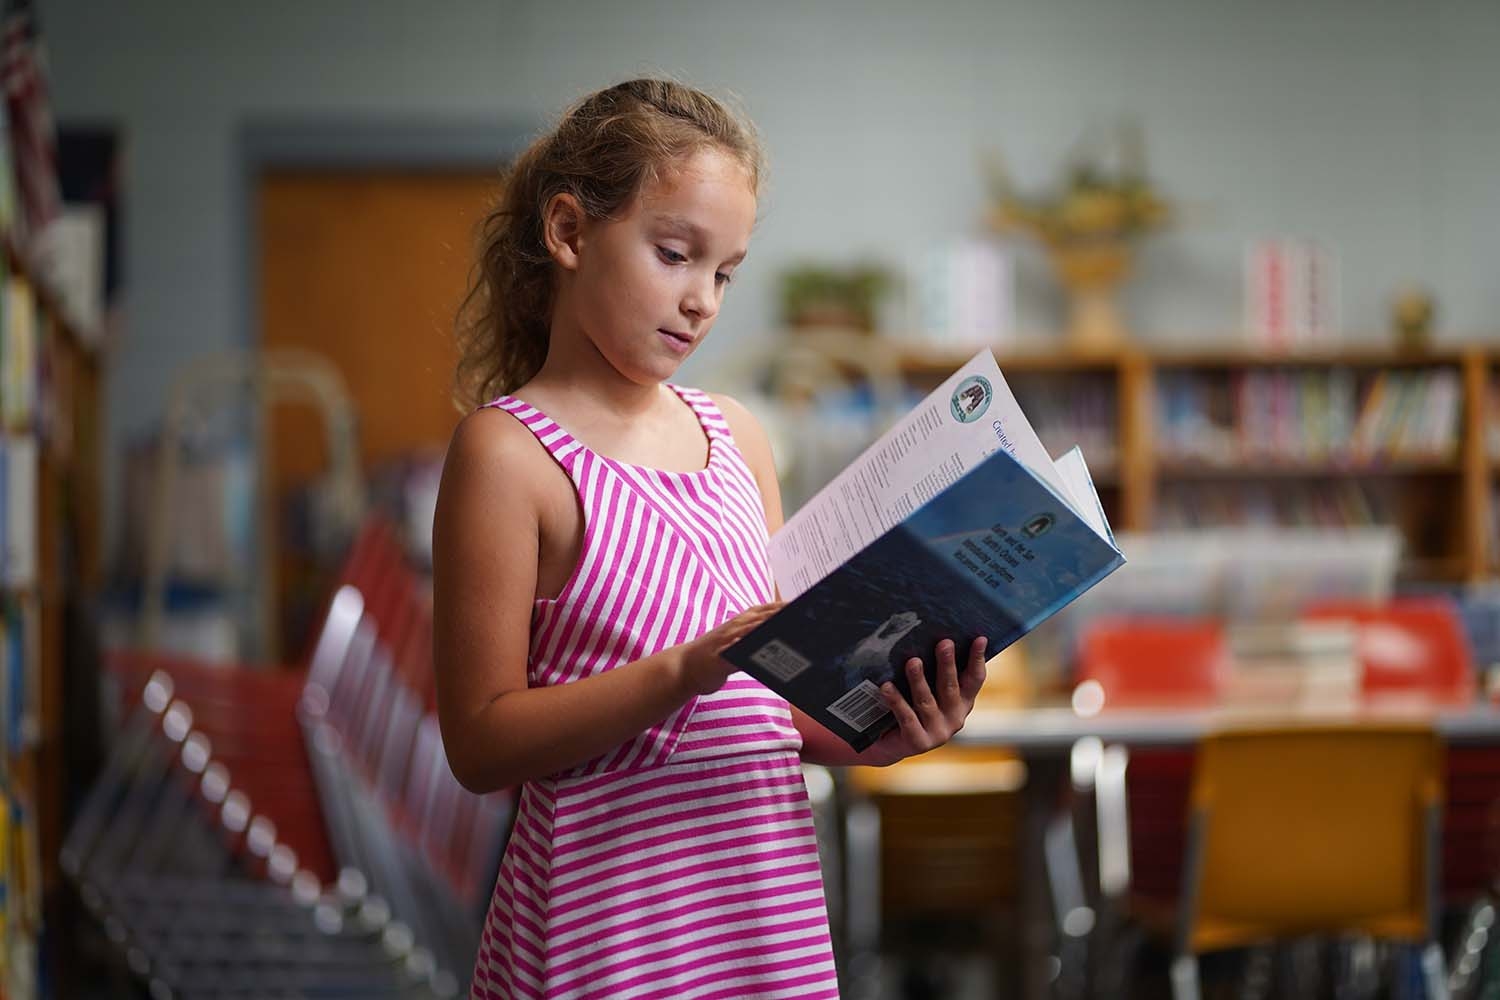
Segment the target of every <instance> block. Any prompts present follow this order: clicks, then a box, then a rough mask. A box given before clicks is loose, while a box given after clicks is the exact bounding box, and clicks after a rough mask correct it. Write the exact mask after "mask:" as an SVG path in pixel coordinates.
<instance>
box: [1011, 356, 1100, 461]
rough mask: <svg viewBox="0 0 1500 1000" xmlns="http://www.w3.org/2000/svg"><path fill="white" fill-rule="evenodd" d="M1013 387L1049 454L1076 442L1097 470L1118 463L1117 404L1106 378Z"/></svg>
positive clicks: (1060, 451) (1017, 399)
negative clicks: (1062, 383)
mask: <svg viewBox="0 0 1500 1000" xmlns="http://www.w3.org/2000/svg"><path fill="white" fill-rule="evenodd" d="M1013 388H1014V390H1015V394H1016V401H1017V402H1018V403H1019V404H1020V406H1021V408H1022V409H1023V410H1024V411H1025V412H1026V414H1027V415H1028V416H1029V417H1030V418H1031V421H1032V423H1033V425H1034V426H1035V427H1036V429H1037V436H1038V437H1040V438H1041V441H1042V444H1043V446H1045V447H1046V449H1047V453H1048V454H1049V455H1061V454H1063V453H1064V452H1066V451H1067V450H1068V449H1069V448H1072V447H1073V446H1074V445H1077V446H1078V447H1079V448H1081V449H1083V453H1084V454H1085V455H1087V456H1088V460H1089V465H1090V466H1091V467H1092V468H1093V470H1094V472H1095V473H1096V474H1105V473H1107V472H1108V470H1110V469H1111V468H1112V467H1113V466H1115V465H1116V464H1117V462H1118V460H1119V431H1118V428H1117V425H1118V422H1119V419H1118V413H1119V407H1118V403H1117V399H1116V395H1115V392H1114V388H1113V386H1112V385H1110V384H1109V380H1108V379H1107V378H1105V379H1100V378H1092V379H1090V380H1089V381H1088V382H1083V381H1081V380H1080V379H1073V380H1070V383H1069V385H1068V386H1066V387H1059V386H1058V385H1056V384H1054V383H1053V382H1052V381H1048V382H1044V383H1038V384H1026V383H1020V384H1017V385H1015V386H1014V387H1013Z"/></svg>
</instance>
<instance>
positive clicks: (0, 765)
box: [0, 241, 102, 992]
mask: <svg viewBox="0 0 1500 1000" xmlns="http://www.w3.org/2000/svg"><path fill="white" fill-rule="evenodd" d="M0 262H3V264H4V273H3V276H0V424H3V428H0V603H3V615H0V667H3V669H0V710H3V718H4V722H3V725H0V732H3V737H4V738H3V740H0V787H3V791H4V793H5V800H6V801H5V804H4V808H5V810H6V815H5V822H4V827H5V829H4V836H0V842H3V843H4V850H3V851H0V883H3V887H4V890H5V891H4V893H3V899H4V909H3V912H0V947H3V948H4V949H5V950H4V952H3V953H0V954H3V955H4V958H3V959H0V972H3V976H0V992H3V990H4V989H5V988H6V987H7V986H8V985H9V984H10V983H26V982H28V981H32V979H33V977H35V976H36V975H37V974H38V973H39V971H40V970H39V968H38V965H37V963H38V962H39V960H40V958H39V953H38V948H37V944H38V940H39V939H40V938H41V936H42V932H43V927H44V926H48V925H54V924H55V923H56V920H57V913H58V907H59V906H60V905H61V898H62V897H61V894H60V893H59V891H58V890H59V889H60V885H61V883H60V872H59V870H58V865H57V857H58V849H59V846H60V844H61V840H62V834H63V824H64V822H65V809H66V802H65V796H66V794H67V789H68V788H69V787H70V785H69V775H68V774H67V771H68V763H67V754H68V743H67V741H66V740H65V729H66V724H65V721H64V720H65V716H66V714H67V713H66V701H67V694H68V692H67V690H66V688H65V683H64V675H65V673H66V672H67V671H68V670H69V669H70V664H78V663H81V662H83V660H84V659H86V656H81V655H80V654H83V653H85V652H86V651H87V650H88V649H89V648H90V644H89V639H88V637H87V636H85V635H82V634H80V632H79V630H77V629H76V628H75V627H73V624H72V623H73V621H75V620H76V619H75V618H73V617H72V616H70V614H69V611H70V607H72V606H81V605H80V602H86V601H87V599H88V596H89V595H91V594H95V593H97V592H98V587H99V582H100V576H101V564H100V557H99V552H100V534H99V533H100V516H99V515H100V511H101V492H100V491H101V486H102V483H101V479H100V456H101V452H100V447H101V437H100V432H101V424H100V411H99V399H100V378H101V356H100V354H99V352H98V351H97V350H96V349H95V346H94V345H93V344H92V343H91V342H90V341H89V340H88V339H86V338H85V337H83V336H82V335H81V334H80V332H79V331H78V330H77V329H76V328H75V327H74V326H73V325H71V324H70V323H68V322H66V321H65V320H64V319H63V318H62V317H63V315H64V313H63V310H62V308H61V304H60V302H59V301H58V299H57V298H56V297H55V296H54V295H53V294H52V293H51V292H50V291H49V290H47V289H46V288H44V287H42V286H40V285H39V284H38V283H37V282H36V281H35V280H34V278H33V276H32V275H33V271H32V269H31V267H30V266H29V264H28V263H27V261H26V260H25V258H24V257H23V256H22V255H21V254H20V253H19V252H17V250H16V249H15V247H14V246H13V245H11V244H10V243H9V242H8V241H6V242H5V245H4V247H3V252H0ZM28 961H29V962H31V963H32V964H31V965H30V967H26V968H22V967H21V966H22V965H24V963H26V962H28ZM50 971H54V970H49V972H50ZM49 979H55V976H49Z"/></svg>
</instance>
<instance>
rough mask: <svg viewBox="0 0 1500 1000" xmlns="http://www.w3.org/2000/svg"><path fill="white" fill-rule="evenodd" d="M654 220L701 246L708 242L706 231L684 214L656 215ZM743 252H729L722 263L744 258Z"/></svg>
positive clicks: (736, 261) (738, 260)
mask: <svg viewBox="0 0 1500 1000" xmlns="http://www.w3.org/2000/svg"><path fill="white" fill-rule="evenodd" d="M656 221H657V223H658V224H659V225H661V226H663V227H664V228H667V229H674V230H676V231H678V232H680V233H682V234H683V235H685V236H687V237H688V238H689V239H691V240H693V241H694V242H695V243H697V244H698V245H699V246H703V245H705V244H707V243H708V233H707V231H706V230H704V228H703V227H702V226H700V225H698V224H697V223H696V222H694V221H693V220H692V219H689V218H687V217H686V216H683V215H658V216H657V217H656ZM745 253H746V251H744V250H740V251H738V252H737V253H734V254H731V255H730V256H728V257H726V258H725V259H724V263H726V264H738V263H739V262H740V261H742V260H744V259H745Z"/></svg>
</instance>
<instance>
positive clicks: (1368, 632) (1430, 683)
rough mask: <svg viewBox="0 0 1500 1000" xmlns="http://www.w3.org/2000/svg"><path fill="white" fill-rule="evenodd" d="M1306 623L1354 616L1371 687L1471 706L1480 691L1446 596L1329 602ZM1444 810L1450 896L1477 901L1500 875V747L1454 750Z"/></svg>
mask: <svg viewBox="0 0 1500 1000" xmlns="http://www.w3.org/2000/svg"><path fill="white" fill-rule="evenodd" d="M1304 618H1305V619H1307V620H1316V621H1330V620H1342V621H1352V622H1354V623H1355V624H1356V626H1357V627H1358V637H1357V640H1356V641H1357V649H1358V652H1359V659H1360V666H1361V668H1362V670H1363V680H1362V686H1363V689H1364V691H1365V692H1366V693H1367V694H1369V695H1371V696H1373V697H1375V698H1379V697H1380V696H1382V695H1392V694H1396V695H1422V696H1426V697H1430V698H1432V699H1433V700H1435V701H1439V702H1451V703H1455V704H1464V703H1467V702H1470V701H1472V700H1473V699H1474V698H1475V697H1476V695H1477V671H1476V669H1475V667H1474V658H1473V654H1472V651H1471V647H1470V643H1469V639H1468V635H1467V633H1466V632H1465V631H1464V628H1463V620H1462V618H1461V617H1460V615H1459V613H1458V609H1457V607H1456V606H1455V605H1454V604H1453V602H1452V601H1451V600H1450V599H1449V598H1446V597H1441V596H1424V597H1402V598H1397V599H1395V600H1392V601H1390V602H1387V603H1384V604H1371V603H1361V602H1356V601H1325V602H1320V603H1318V604H1315V605H1312V606H1311V607H1309V608H1308V609H1307V610H1306V612H1305V614H1304ZM1446 777H1447V782H1446V785H1445V787H1446V789H1447V794H1446V795H1445V805H1444V810H1445V811H1444V815H1443V865H1442V870H1443V895H1444V897H1445V898H1446V899H1448V900H1450V901H1452V902H1455V903H1466V902H1469V901H1471V900H1473V899H1475V898H1477V897H1478V896H1479V895H1480V894H1481V893H1483V892H1484V891H1485V890H1486V889H1487V888H1488V886H1489V885H1490V884H1491V882H1493V881H1494V880H1495V879H1496V877H1497V875H1500V868H1497V865H1496V859H1495V856H1494V852H1493V851H1491V850H1489V847H1488V845H1489V844H1490V843H1491V842H1492V841H1494V840H1495V838H1496V836H1497V834H1500V829H1497V825H1496V824H1497V812H1500V748H1497V747H1493V746H1458V747H1452V748H1450V749H1449V751H1448V757H1447V776H1446Z"/></svg>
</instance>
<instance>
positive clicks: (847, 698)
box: [828, 680, 891, 732]
mask: <svg viewBox="0 0 1500 1000" xmlns="http://www.w3.org/2000/svg"><path fill="white" fill-rule="evenodd" d="M828 714H829V715H831V716H833V717H834V718H835V719H838V720H839V721H840V722H842V723H844V724H845V725H846V726H848V727H849V728H850V729H856V730H858V731H859V732H864V731H865V730H866V729H869V728H870V727H871V726H873V725H874V724H875V723H877V722H879V721H880V720H881V719H883V718H885V717H886V716H887V715H889V714H891V710H890V709H889V708H887V707H886V704H885V699H884V698H882V697H881V696H880V688H878V687H876V686H875V685H874V683H873V682H871V681H868V680H864V681H860V682H859V686H858V687H854V688H850V689H849V690H848V691H845V692H844V695H843V697H841V698H839V700H838V701H836V702H834V703H833V704H832V705H829V706H828Z"/></svg>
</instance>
